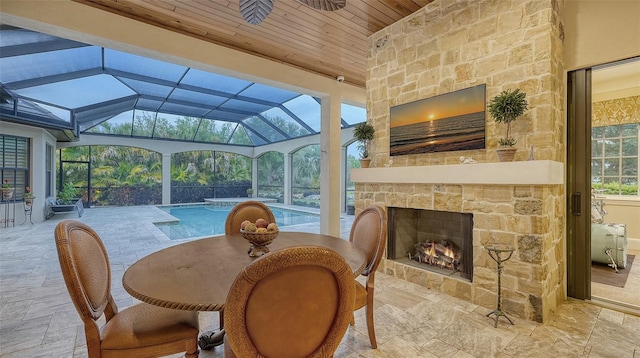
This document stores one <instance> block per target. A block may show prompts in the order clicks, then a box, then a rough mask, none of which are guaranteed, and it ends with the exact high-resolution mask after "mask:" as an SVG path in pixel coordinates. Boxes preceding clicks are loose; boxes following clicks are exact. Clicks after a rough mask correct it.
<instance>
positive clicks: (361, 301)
mask: <svg viewBox="0 0 640 358" xmlns="http://www.w3.org/2000/svg"><path fill="white" fill-rule="evenodd" d="M349 241H351V242H353V243H354V244H356V245H357V246H358V247H360V248H361V249H363V250H364V251H365V252H366V254H367V265H366V266H365V268H364V270H363V271H362V275H363V276H365V277H366V280H365V285H364V286H363V285H362V284H361V283H360V282H358V281H356V301H355V305H354V310H359V309H360V308H362V307H366V312H365V313H366V316H367V331H368V333H369V341H370V342H371V347H372V348H374V349H375V348H377V347H378V344H377V342H376V332H375V327H374V325H373V290H374V281H375V274H376V270H377V269H378V265H379V264H380V259H381V258H382V253H383V252H384V249H385V246H386V244H387V213H386V211H385V209H384V208H382V207H381V206H378V205H372V206H369V207H367V208H365V209H364V210H363V211H361V212H360V213H359V214H358V216H356V218H355V220H354V221H353V225H352V226H351V233H350V235H349ZM351 324H352V325H354V324H355V320H354V318H353V317H352V320H351Z"/></svg>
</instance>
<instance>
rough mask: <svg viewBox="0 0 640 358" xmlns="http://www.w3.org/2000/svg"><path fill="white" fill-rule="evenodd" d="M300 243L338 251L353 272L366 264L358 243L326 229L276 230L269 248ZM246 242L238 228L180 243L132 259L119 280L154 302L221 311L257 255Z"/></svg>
mask: <svg viewBox="0 0 640 358" xmlns="http://www.w3.org/2000/svg"><path fill="white" fill-rule="evenodd" d="M301 245H313V246H321V247H325V248H329V249H331V250H333V251H336V252H337V253H338V254H340V255H341V256H342V257H343V258H344V259H345V260H346V262H347V263H348V264H349V266H350V267H351V270H352V271H353V274H354V277H357V276H358V275H359V274H360V273H361V272H362V270H363V269H364V266H365V260H366V256H365V253H364V251H363V250H362V249H360V248H358V247H357V246H356V245H354V244H353V243H351V242H349V241H347V240H343V239H340V238H337V237H333V236H329V235H322V234H313V233H303V232H283V231H280V233H279V234H278V237H277V238H276V239H275V240H274V241H273V242H272V243H271V244H270V245H269V249H270V251H271V252H273V251H276V250H278V249H282V248H285V247H292V246H301ZM250 247H251V244H250V243H249V242H248V241H246V240H245V239H244V238H243V237H242V236H240V234H234V235H220V236H214V237H210V238H205V239H199V240H194V241H189V242H185V243H181V244H178V245H175V246H171V247H168V248H166V249H162V250H160V251H157V252H154V253H152V254H150V255H148V256H146V257H143V258H142V259H140V260H138V261H136V262H135V263H134V264H132V265H131V266H130V267H129V268H128V269H127V270H126V271H125V273H124V276H123V278H122V284H123V286H124V288H125V289H126V290H127V292H129V294H131V295H132V296H133V297H135V298H137V299H139V300H140V301H142V302H146V303H149V304H152V305H156V306H161V307H166V308H173V309H181V310H192V311H219V310H222V309H223V307H224V303H225V301H226V299H227V294H228V292H229V289H230V288H231V285H232V284H233V281H234V280H235V278H236V277H237V276H238V274H239V273H240V272H241V271H242V269H244V268H245V267H246V266H247V265H249V264H251V263H252V262H253V261H254V260H257V259H259V258H255V257H250V256H249V255H248V251H249V249H250ZM267 255H268V254H267Z"/></svg>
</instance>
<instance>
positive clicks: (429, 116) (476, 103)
mask: <svg viewBox="0 0 640 358" xmlns="http://www.w3.org/2000/svg"><path fill="white" fill-rule="evenodd" d="M484 110H485V85H484V84H483V85H479V86H475V87H471V88H466V89H463V90H459V91H455V92H450V93H446V94H442V95H438V96H435V97H431V98H426V99H421V100H418V101H414V102H410V103H406V104H401V105H398V106H394V107H391V121H390V122H391V123H390V125H391V128H394V127H399V126H406V125H409V124H414V123H419V122H425V121H435V120H438V119H443V118H449V117H455V116H460V115H463V114H469V113H476V112H484Z"/></svg>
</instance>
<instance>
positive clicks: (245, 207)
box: [224, 200, 276, 235]
mask: <svg viewBox="0 0 640 358" xmlns="http://www.w3.org/2000/svg"><path fill="white" fill-rule="evenodd" d="M258 219H265V220H267V222H268V223H274V222H276V218H275V216H274V215H273V212H272V211H271V209H269V207H268V206H267V205H265V204H264V203H262V202H260V201H256V200H249V201H243V202H241V203H238V204H237V205H236V206H235V207H234V208H233V209H231V211H230V212H229V215H228V216H227V221H226V222H225V225H224V233H225V234H227V235H229V234H238V233H240V224H242V222H243V221H245V220H249V221H251V222H252V223H255V222H256V220H258Z"/></svg>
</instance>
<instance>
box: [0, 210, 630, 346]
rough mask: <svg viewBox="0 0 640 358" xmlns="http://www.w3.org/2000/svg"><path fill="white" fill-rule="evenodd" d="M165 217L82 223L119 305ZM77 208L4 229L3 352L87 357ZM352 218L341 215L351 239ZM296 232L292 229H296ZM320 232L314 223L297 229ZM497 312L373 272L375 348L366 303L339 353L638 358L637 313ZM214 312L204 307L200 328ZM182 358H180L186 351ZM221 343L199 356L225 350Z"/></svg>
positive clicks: (0, 282)
mask: <svg viewBox="0 0 640 358" xmlns="http://www.w3.org/2000/svg"><path fill="white" fill-rule="evenodd" d="M167 215H168V214H166V213H164V212H162V211H160V210H158V209H156V208H154V207H128V208H94V209H88V210H87V211H85V214H84V216H83V217H82V218H80V219H79V220H81V221H83V222H85V223H87V224H88V225H90V226H92V227H93V228H94V229H95V230H96V231H97V232H98V233H99V234H100V235H101V237H102V239H103V240H104V242H105V246H106V247H107V250H108V252H109V256H110V260H111V265H112V275H113V278H112V286H113V295H114V297H115V298H116V301H117V303H118V305H119V307H120V308H124V307H126V306H128V305H131V304H133V303H134V299H132V298H131V297H130V296H129V295H128V294H127V293H126V292H125V290H124V289H123V288H122V281H121V278H122V275H123V273H124V271H125V270H126V268H127V267H128V265H130V264H131V263H133V262H135V261H136V260H138V259H139V258H141V257H143V256H146V255H147V254H149V253H152V252H154V251H157V250H160V249H162V248H165V247H168V246H172V245H175V244H178V243H180V241H170V240H168V239H167V237H166V236H164V234H162V233H161V232H160V231H159V230H158V229H156V228H155V226H154V225H153V224H152V222H154V221H161V220H164V219H166V216H167ZM66 218H69V219H78V218H77V216H76V215H74V214H68V215H56V216H55V217H54V218H53V219H51V220H48V221H45V222H43V223H37V224H35V225H21V226H16V227H15V228H5V229H0V357H3V358H5V357H6V358H9V357H86V356H87V351H86V345H85V338H84V329H83V327H82V324H81V321H80V319H79V317H78V314H77V313H76V311H75V308H74V307H73V304H72V303H71V301H70V299H69V295H68V293H67V291H66V288H65V286H64V282H63V279H62V276H61V273H60V268H59V264H58V258H57V253H56V249H55V244H54V241H53V230H54V227H55V225H56V224H57V223H58V222H59V221H60V220H62V219H66ZM351 220H352V217H347V218H344V219H343V220H341V233H342V236H343V237H345V238H348V235H349V229H350V226H351ZM290 229H292V228H290ZM293 229H295V230H299V231H302V230H304V231H312V232H314V231H315V232H317V231H318V226H317V225H307V226H305V227H298V228H293ZM488 312H490V309H487V308H484V307H479V306H477V305H474V304H471V303H468V302H465V301H462V300H459V299H456V298H452V297H449V296H446V295H443V294H440V293H437V292H433V291H430V290H428V289H426V288H423V287H420V286H417V285H414V284H411V283H408V282H405V281H402V280H398V279H395V278H392V277H389V276H387V275H384V274H378V275H377V276H376V314H375V320H376V334H377V338H378V349H376V350H373V349H371V348H370V346H369V340H368V337H367V333H366V332H367V330H366V325H365V324H364V316H363V315H364V310H360V311H358V312H357V313H356V325H355V327H350V328H349V329H348V331H347V333H346V335H345V338H344V340H343V342H342V344H341V345H340V347H339V349H338V351H337V352H336V354H335V357H348V358H356V357H455V358H468V357H633V358H640V317H638V316H635V315H630V314H624V313H621V312H618V311H615V310H611V309H608V308H602V307H598V306H595V305H592V304H590V303H587V302H581V301H575V300H569V301H567V302H566V303H565V304H563V305H561V306H560V307H559V308H558V310H557V313H556V314H555V315H554V317H553V318H552V319H551V320H550V321H549V322H548V323H547V324H544V325H542V324H538V323H535V322H529V321H525V320H521V319H518V318H517V317H513V318H514V321H515V325H513V326H511V325H508V324H507V323H506V320H504V319H501V320H500V323H499V325H498V328H494V327H493V321H492V319H490V318H486V317H485V315H486V314H487V313H488ZM214 327H217V313H201V328H202V329H203V330H207V329H212V328H214ZM180 356H182V355H176V356H174V357H180ZM222 356H223V354H222V347H216V348H215V349H213V350H211V351H201V354H200V357H203V358H211V357H222Z"/></svg>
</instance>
